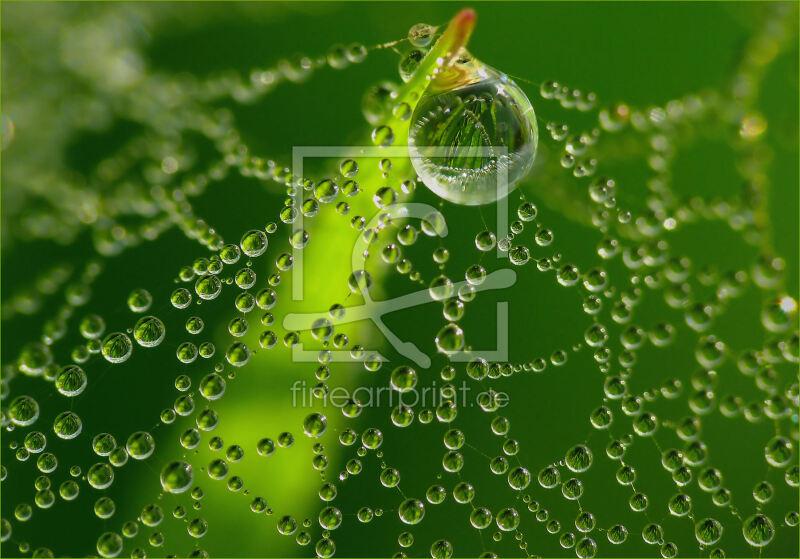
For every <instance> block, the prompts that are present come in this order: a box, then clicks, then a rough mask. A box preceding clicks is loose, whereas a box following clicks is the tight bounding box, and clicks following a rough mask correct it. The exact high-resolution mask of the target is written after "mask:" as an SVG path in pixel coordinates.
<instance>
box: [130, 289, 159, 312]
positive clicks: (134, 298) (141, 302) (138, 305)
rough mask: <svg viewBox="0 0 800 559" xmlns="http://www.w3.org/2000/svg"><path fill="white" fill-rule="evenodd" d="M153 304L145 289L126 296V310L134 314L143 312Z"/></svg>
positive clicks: (151, 297) (135, 290)
mask: <svg viewBox="0 0 800 559" xmlns="http://www.w3.org/2000/svg"><path fill="white" fill-rule="evenodd" d="M152 304H153V296H152V295H150V292H149V291H147V290H145V289H134V290H133V291H131V294H130V295H128V308H129V309H130V310H132V311H133V312H135V313H141V312H145V311H146V310H147V309H149V308H150V305H152Z"/></svg>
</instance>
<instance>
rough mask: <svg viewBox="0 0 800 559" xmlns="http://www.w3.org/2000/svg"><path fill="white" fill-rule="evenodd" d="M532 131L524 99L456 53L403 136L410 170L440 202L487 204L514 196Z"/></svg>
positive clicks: (533, 139)
mask: <svg viewBox="0 0 800 559" xmlns="http://www.w3.org/2000/svg"><path fill="white" fill-rule="evenodd" d="M537 142H538V128H537V124H536V116H535V115H534V111H533V107H532V106H531V103H530V101H529V100H528V98H527V96H526V95H525V93H524V92H523V91H522V90H521V89H520V88H519V87H518V86H517V85H516V84H515V83H514V82H513V81H512V80H511V79H510V78H509V77H508V76H506V75H505V74H503V73H501V72H498V71H497V70H495V69H494V68H491V67H489V66H487V65H485V64H483V63H482V62H480V61H478V60H476V59H475V58H473V57H472V55H470V54H469V53H468V52H467V51H466V50H464V49H462V50H461V51H460V52H459V53H458V56H457V57H456V58H455V60H454V62H453V63H452V64H451V65H450V66H449V67H447V68H445V69H444V70H443V71H442V72H440V73H439V74H438V76H437V77H436V79H434V80H433V81H431V83H430V84H429V85H428V88H427V89H426V90H425V92H424V93H423V95H422V97H421V99H420V100H419V102H418V103H417V106H416V108H415V109H414V114H413V115H412V117H411V126H410V129H409V133H408V144H409V155H410V156H411V163H412V165H413V166H414V169H415V170H416V172H417V174H418V175H419V176H420V178H421V179H422V182H423V183H424V184H425V185H426V186H427V187H428V188H429V189H431V190H432V191H433V192H434V193H435V194H437V195H438V196H440V197H442V198H444V199H446V200H449V201H450V202H453V203H456V204H463V205H470V206H472V205H479V204H488V203H492V202H495V201H497V200H498V199H501V198H503V197H505V196H506V195H507V194H508V192H510V191H512V190H514V188H515V187H516V186H517V185H518V183H519V181H520V179H522V178H524V177H525V175H526V174H527V173H528V171H529V170H530V168H531V166H532V165H533V159H534V156H535V154H536V145H537Z"/></svg>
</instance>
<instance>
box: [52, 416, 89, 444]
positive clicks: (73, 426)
mask: <svg viewBox="0 0 800 559" xmlns="http://www.w3.org/2000/svg"><path fill="white" fill-rule="evenodd" d="M82 430H83V422H82V421H81V418H80V417H78V414H76V413H75V412H71V411H65V412H62V413H60V414H58V415H57V416H56V418H55V419H54V420H53V432H54V433H55V434H56V435H57V436H58V437H59V438H60V439H66V440H69V439H74V438H75V437H77V436H78V435H80V434H81V431H82Z"/></svg>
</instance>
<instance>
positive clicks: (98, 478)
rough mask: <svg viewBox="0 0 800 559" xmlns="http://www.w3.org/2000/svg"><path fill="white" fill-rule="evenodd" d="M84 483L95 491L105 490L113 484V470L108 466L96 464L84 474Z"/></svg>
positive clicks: (101, 463)
mask: <svg viewBox="0 0 800 559" xmlns="http://www.w3.org/2000/svg"><path fill="white" fill-rule="evenodd" d="M86 481H87V482H88V483H89V485H91V486H92V487H94V488H95V489H106V488H107V487H109V486H111V484H112V483H113V482H114V470H113V468H111V466H110V465H109V464H105V463H103V462H98V463H97V464H95V465H94V466H92V467H91V468H89V470H88V471H87V472H86Z"/></svg>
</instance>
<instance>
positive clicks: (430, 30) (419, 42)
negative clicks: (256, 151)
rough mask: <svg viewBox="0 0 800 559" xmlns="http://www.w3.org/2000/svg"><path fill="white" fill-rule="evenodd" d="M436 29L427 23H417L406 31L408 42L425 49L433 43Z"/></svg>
mask: <svg viewBox="0 0 800 559" xmlns="http://www.w3.org/2000/svg"><path fill="white" fill-rule="evenodd" d="M435 34H436V27H434V26H433V25H429V24H427V23H417V24H415V25H412V26H411V29H409V30H408V42H409V43H411V44H412V45H414V46H415V47H419V48H422V47H427V46H428V45H430V44H431V41H433V36H434V35H435Z"/></svg>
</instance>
